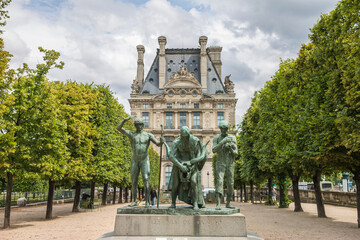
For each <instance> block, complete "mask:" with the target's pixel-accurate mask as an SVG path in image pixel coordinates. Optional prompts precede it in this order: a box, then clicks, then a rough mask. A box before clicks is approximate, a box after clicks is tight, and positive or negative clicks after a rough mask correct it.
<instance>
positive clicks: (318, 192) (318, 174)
mask: <svg viewBox="0 0 360 240" xmlns="http://www.w3.org/2000/svg"><path fill="white" fill-rule="evenodd" d="M320 180H321V170H320V169H318V170H316V172H315V174H314V176H313V182H314V188H315V197H316V207H317V212H318V217H321V218H326V214H325V207H324V203H323V201H322V196H321V188H320Z"/></svg>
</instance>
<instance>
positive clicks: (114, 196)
mask: <svg viewBox="0 0 360 240" xmlns="http://www.w3.org/2000/svg"><path fill="white" fill-rule="evenodd" d="M115 201H116V186H114V195H113V204H115Z"/></svg>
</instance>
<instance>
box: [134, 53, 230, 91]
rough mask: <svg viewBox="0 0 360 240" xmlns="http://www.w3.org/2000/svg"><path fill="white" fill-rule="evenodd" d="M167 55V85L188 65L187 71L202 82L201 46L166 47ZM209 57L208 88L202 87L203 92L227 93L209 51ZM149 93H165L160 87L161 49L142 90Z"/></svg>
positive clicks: (207, 57)
mask: <svg viewBox="0 0 360 240" xmlns="http://www.w3.org/2000/svg"><path fill="white" fill-rule="evenodd" d="M165 57H166V73H165V85H166V84H167V82H168V81H169V80H170V78H171V76H172V75H174V74H175V73H176V72H178V71H179V70H180V68H181V67H182V66H186V68H187V71H188V72H190V73H192V74H193V75H194V77H195V79H196V80H197V81H198V82H199V84H201V78H200V76H201V75H200V48H167V49H165ZM206 59H207V68H208V69H207V88H206V89H202V92H203V93H207V94H216V93H225V92H226V91H225V88H224V85H223V82H222V81H221V78H220V77H219V74H218V72H217V71H216V68H215V67H214V65H213V63H212V61H211V59H210V57H209V55H208V53H207V54H206ZM140 92H141V93H147V94H149V93H150V94H159V93H163V92H164V90H163V89H159V49H157V54H156V56H155V59H154V61H153V63H152V65H151V67H150V70H149V72H148V74H147V76H146V78H145V81H144V85H143V87H142V89H141V91H140Z"/></svg>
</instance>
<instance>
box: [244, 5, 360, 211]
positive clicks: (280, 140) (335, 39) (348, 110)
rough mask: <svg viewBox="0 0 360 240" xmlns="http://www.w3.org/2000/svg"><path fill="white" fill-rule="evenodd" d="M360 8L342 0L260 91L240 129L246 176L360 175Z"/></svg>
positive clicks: (257, 177)
mask: <svg viewBox="0 0 360 240" xmlns="http://www.w3.org/2000/svg"><path fill="white" fill-rule="evenodd" d="M359 11H360V1H359V0H343V1H340V2H339V3H338V5H337V7H336V8H335V10H333V11H332V12H330V13H329V14H323V15H322V16H321V18H320V20H319V21H318V22H317V23H316V24H315V25H314V27H313V28H312V29H311V34H310V35H309V38H310V41H311V42H310V43H308V44H306V45H305V44H303V45H302V47H301V49H300V51H299V55H298V57H297V58H296V59H294V60H292V59H289V60H286V61H281V63H280V65H279V69H278V71H277V72H276V73H275V74H274V76H273V77H272V79H271V80H270V81H268V82H267V83H266V85H265V86H264V88H263V89H261V91H258V92H257V93H255V96H254V98H253V100H252V104H251V106H250V108H249V109H248V111H247V113H246V114H245V116H244V119H243V121H242V123H241V125H240V131H239V135H238V141H239V143H240V144H239V145H240V147H239V149H240V155H241V157H240V159H238V165H239V171H240V172H241V175H242V176H243V177H244V178H246V179H252V180H254V181H255V182H256V181H257V179H259V176H261V175H263V174H265V175H268V174H269V173H270V175H271V174H272V175H276V176H278V177H280V178H282V179H284V178H285V179H286V177H287V176H300V175H303V178H304V177H305V178H306V177H311V176H314V174H315V173H316V172H319V171H320V172H322V173H323V174H326V175H331V174H332V173H333V172H337V171H339V170H342V171H343V170H347V171H351V172H352V173H353V174H354V176H360V161H359V159H360V132H359V128H360V81H359V79H360V71H359V69H360V58H359V56H360V34H359V33H360V15H359ZM279 182H280V183H278V184H281V185H282V187H284V188H286V185H284V184H283V181H279ZM286 202H287V200H286V201H284V206H286V205H287V203H286Z"/></svg>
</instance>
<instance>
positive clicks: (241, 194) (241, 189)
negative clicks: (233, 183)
mask: <svg viewBox="0 0 360 240" xmlns="http://www.w3.org/2000/svg"><path fill="white" fill-rule="evenodd" d="M242 201H243V187H242V183H240V202H242Z"/></svg>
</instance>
